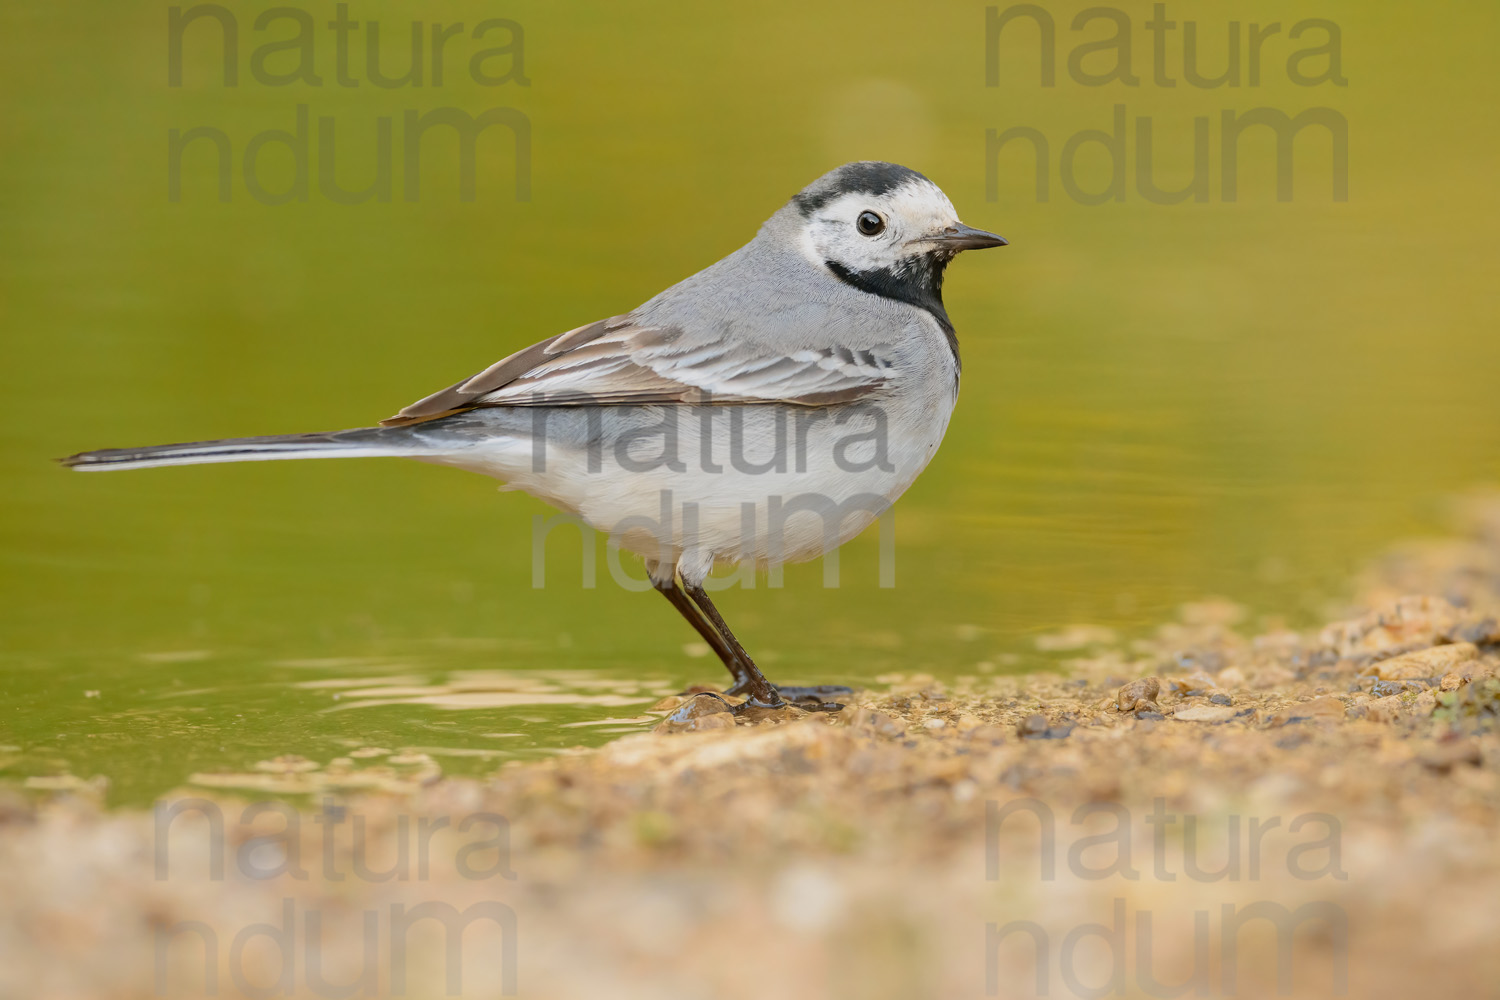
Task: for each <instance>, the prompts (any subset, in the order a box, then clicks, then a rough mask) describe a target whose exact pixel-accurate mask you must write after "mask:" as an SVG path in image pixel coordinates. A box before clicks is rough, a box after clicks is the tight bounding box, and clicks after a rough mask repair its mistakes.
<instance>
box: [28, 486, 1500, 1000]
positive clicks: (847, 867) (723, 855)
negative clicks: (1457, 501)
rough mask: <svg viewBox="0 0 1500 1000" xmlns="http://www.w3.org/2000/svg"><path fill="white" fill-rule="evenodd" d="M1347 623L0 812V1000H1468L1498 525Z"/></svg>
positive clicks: (1482, 895) (1497, 886) (1491, 812)
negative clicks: (645, 727) (970, 999)
mask: <svg viewBox="0 0 1500 1000" xmlns="http://www.w3.org/2000/svg"><path fill="white" fill-rule="evenodd" d="M1356 592H1357V593H1358V595H1359V596H1358V600H1357V601H1356V602H1355V607H1354V609H1353V610H1352V611H1351V613H1350V614H1348V615H1347V616H1345V617H1341V618H1339V619H1338V620H1333V621H1330V622H1329V623H1328V624H1327V625H1326V627H1324V628H1321V629H1319V630H1315V631H1312V632H1308V633H1293V632H1284V631H1277V632H1263V633H1260V634H1255V630H1253V629H1250V628H1247V627H1246V626H1245V624H1244V617H1243V612H1242V610H1241V609H1239V608H1237V607H1235V606H1234V605H1232V604H1230V603H1228V602H1224V601H1208V602H1204V603H1201V604H1196V605H1192V606H1189V607H1186V608H1184V609H1183V612H1182V615H1181V616H1180V619H1179V620H1178V621H1175V622H1171V623H1168V624H1164V625H1163V626H1162V627H1161V628H1160V629H1159V630H1158V632H1157V633H1156V635H1154V636H1153V637H1152V638H1150V639H1147V640H1141V641H1135V642H1125V641H1121V640H1120V639H1119V638H1118V637H1116V636H1114V635H1112V634H1110V633H1108V632H1107V631H1106V630H1101V629H1097V628H1084V627H1080V628H1077V629H1072V630H1068V631H1067V632H1064V633H1061V634H1058V635H1054V636H1048V637H1045V638H1044V639H1043V640H1042V643H1043V645H1045V646H1046V647H1047V648H1049V649H1051V650H1054V651H1060V652H1064V653H1066V654H1067V655H1068V659H1067V668H1068V673H1067V674H1066V675H1051V674H1049V675H1036V676H1027V677H1013V676H995V675H990V676H976V677H973V678H968V679H964V680H963V681H961V682H960V683H956V684H952V685H942V684H938V683H937V682H935V681H933V680H932V679H931V678H927V677H922V676H903V677H888V678H883V679H882V682H881V684H880V685H879V687H878V690H871V691H863V692H857V693H856V694H855V695H854V696H853V697H852V698H850V699H849V705H848V708H847V709H846V710H845V711H844V712H842V713H839V714H836V715H828V714H822V713H804V712H801V711H797V710H787V711H783V712H777V713H762V715H761V717H759V718H754V719H752V718H750V717H749V716H748V715H746V714H741V715H740V716H738V717H736V716H735V715H733V714H730V713H729V712H727V711H725V710H724V709H725V707H726V706H725V704H724V703H723V702H721V701H719V700H718V699H716V698H711V697H705V696H701V695H700V696H697V697H694V696H681V697H673V698H669V699H666V700H665V701H663V702H662V703H661V704H659V705H658V706H656V708H655V711H656V712H657V713H659V714H660V715H661V717H662V719H663V722H662V723H661V725H660V726H659V727H658V731H657V732H654V733H642V734H636V735H631V736H626V737H623V738H621V739H619V740H617V741H615V742H613V743H610V744H608V745H606V746H604V747H602V748H600V749H598V750H592V751H578V752H569V753H564V754H561V755H559V756H557V757H556V758H554V759H550V760H546V761H542V762H536V763H517V764H511V765H507V766H505V767H503V768H501V769H500V770H499V771H498V772H497V773H496V774H494V775H493V777H491V778H489V779H485V780H468V779H455V778H446V777H444V776H443V774H442V771H441V769H440V767H439V765H438V764H437V763H436V762H435V761H433V760H432V759H431V758H429V757H426V756H425V755H423V754H420V753H401V752H393V751H392V749H390V748H381V747H370V748H365V749H362V750H359V751H355V752H354V753H351V754H350V755H349V756H348V757H346V758H340V759H337V760H333V761H305V760H302V759H300V758H280V759H276V760H271V761H266V762H263V764H262V765H261V766H260V767H258V768H257V769H256V770H255V772H254V773H251V774H243V775H226V774H217V775H198V776H195V777H194V783H193V784H192V786H190V787H185V788H183V789H182V790H180V791H179V792H178V793H175V794H174V795H172V796H170V797H168V798H167V799H165V800H164V801H163V804H162V805H160V806H159V807H158V812H157V813H156V814H153V813H150V812H145V811H139V810H109V809H105V808H103V807H102V806H101V805H100V804H99V793H100V789H99V787H98V786H97V785H95V784H91V783H90V782H88V781H85V780H80V779H70V778H61V779H50V780H42V781H35V780H34V781H32V782H30V783H29V784H30V786H31V787H28V788H6V789H0V953H3V954H4V955H5V956H6V959H5V961H4V962H0V995H4V996H28V997H44V996H45V997H64V996H66V997H89V998H92V997H146V996H161V995H165V996H183V997H188V996H203V995H216V996H256V995H266V993H265V992H264V991H263V990H262V988H265V989H267V990H268V989H270V988H272V987H274V988H276V989H278V990H281V991H282V992H278V993H277V995H285V992H291V993H293V994H295V995H306V996H331V995H350V994H352V993H356V992H359V991H363V990H364V988H365V987H368V991H365V992H367V993H368V994H369V995H403V996H421V997H429V996H443V995H452V994H454V993H458V994H461V995H465V996H497V995H508V994H511V993H513V994H514V995H518V996H529V997H558V998H574V997H579V998H582V997H653V998H658V997H685V998H686V997H761V996H768V995H775V996H784V997H791V998H800V997H844V996H849V997H887V996H889V997H898V996H899V997H965V996H975V997H978V996H985V995H987V994H988V995H997V996H1006V997H1011V996H1016V997H1021V996H1035V995H1046V996H1064V997H1066V996H1098V995H1104V994H1105V993H1106V992H1108V993H1109V994H1110V995H1125V996H1161V995H1193V994H1192V987H1194V986H1201V987H1202V994H1201V995H1209V996H1226V995H1239V996H1269V995H1276V994H1278V993H1280V994H1281V995H1290V996H1296V997H1309V998H1311V997H1326V996H1331V995H1338V994H1340V993H1347V995H1349V996H1356V997H1385V996H1392V997H1395V996H1409V995H1413V994H1418V993H1431V994H1436V995H1454V996H1487V995H1493V994H1494V993H1495V991H1496V989H1497V988H1500V987H1497V984H1500V956H1497V954H1496V952H1495V950H1494V948H1493V942H1494V941H1495V940H1496V936H1497V934H1500V906H1497V905H1496V903H1495V901H1496V900H1497V899H1500V844H1497V838H1496V836H1495V833H1496V829H1497V820H1500V773H1497V772H1500V679H1497V675H1500V500H1497V499H1493V498H1491V499H1479V500H1475V501H1472V502H1471V503H1469V504H1468V505H1467V507H1466V511H1465V514H1464V520H1463V524H1462V526H1461V529H1460V531H1459V533H1457V534H1456V535H1455V536H1454V537H1453V538H1451V539H1448V540H1445V541H1442V542H1438V543H1430V544H1424V545H1414V546H1406V547H1402V548H1400V549H1398V550H1396V551H1394V552H1393V553H1392V554H1391V555H1390V556H1388V557H1387V558H1386V559H1384V560H1382V561H1381V562H1380V564H1379V565H1377V566H1376V567H1375V568H1373V569H1372V570H1371V572H1370V573H1369V574H1368V575H1367V577H1366V578H1365V579H1363V580H1362V581H1360V583H1359V585H1358V587H1357V589H1356ZM257 803H259V804H258V805H257ZM444 918H446V919H448V920H449V922H450V924H451V926H450V927H448V929H447V930H446V931H445V926H444V925H443V924H442V923H440V921H441V920H443V919H444ZM465 921H468V924H467V930H464V929H463V928H464V926H465ZM445 934H451V936H445ZM288 959H290V961H287V960H288ZM1178 984H1181V986H1182V989H1181V991H1180V993H1174V992H1173V991H1174V990H1175V989H1177V987H1178ZM341 985H342V986H344V987H346V989H345V990H344V992H342V993H340V991H339V987H340V986H341ZM360 995H365V994H364V993H360Z"/></svg>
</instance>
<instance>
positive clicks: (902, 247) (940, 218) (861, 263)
mask: <svg viewBox="0 0 1500 1000" xmlns="http://www.w3.org/2000/svg"><path fill="white" fill-rule="evenodd" d="M863 212H874V213H875V214H877V215H879V216H880V217H881V219H883V220H884V221H885V228H884V229H883V230H882V231H881V232H880V233H879V234H877V235H875V236H865V235H864V234H862V233H861V232H860V231H859V229H858V228H857V226H856V220H858V218H859V216H860V215H861V213H863ZM957 223H958V212H957V210H956V209H954V207H953V203H952V202H951V201H949V200H948V196H947V195H945V194H943V192H942V189H941V188H939V187H938V186H937V185H936V184H933V183H932V182H931V181H928V180H924V179H921V178H913V179H911V180H909V181H907V182H906V183H904V184H902V185H900V186H899V187H897V188H895V189H893V190H891V191H887V192H885V193H884V194H869V193H867V192H863V191H851V192H849V193H848V194H842V195H839V196H838V197H837V198H834V199H833V200H831V201H829V202H828V203H827V204H825V205H823V206H822V207H820V208H818V209H817V210H815V211H814V212H813V213H812V215H811V216H809V217H808V218H807V219H805V220H804V221H803V226H802V234H801V239H800V240H799V241H798V243H799V249H801V251H802V253H803V255H804V256H806V257H807V258H808V260H810V261H812V262H813V263H814V264H817V265H818V266H820V267H822V266H825V262H826V261H830V260H832V261H835V262H837V263H839V264H841V265H843V266H844V267H846V268H849V269H850V270H855V271H873V270H880V269H893V270H898V271H899V270H903V269H904V266H905V265H904V261H905V260H906V258H908V257H910V256H911V255H912V252H913V251H912V250H910V249H909V248H907V247H906V243H907V242H908V241H910V240H914V239H917V238H919V237H921V236H924V235H927V234H929V233H935V232H940V231H942V230H943V229H944V228H946V227H948V226H952V225H956V224H957Z"/></svg>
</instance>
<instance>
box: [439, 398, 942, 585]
mask: <svg viewBox="0 0 1500 1000" xmlns="http://www.w3.org/2000/svg"><path fill="white" fill-rule="evenodd" d="M952 410H953V397H952V395H951V393H949V392H941V393H938V394H936V395H935V396H934V397H929V398H925V399H910V400H901V399H896V400H892V399H885V400H883V401H881V402H880V403H878V404H877V403H863V404H861V403H854V404H844V405H841V406H837V407H826V408H821V409H813V408H807V407H795V406H782V405H778V404H765V405H754V406H712V407H686V406H662V407H655V406H651V407H629V408H603V409H596V410H592V411H572V412H568V411H562V410H551V411H547V413H546V414H545V416H539V415H532V417H531V419H530V423H529V426H528V427H527V428H526V433H520V432H519V431H518V428H517V427H516V418H515V417H514V416H512V417H511V418H510V419H509V420H508V421H507V423H508V424H509V426H507V427H505V428H504V430H503V432H502V433H497V434H496V435H495V436H492V437H488V438H485V439H479V440H473V441H472V442H471V443H469V444H467V445H466V446H465V447H463V448H462V449H455V450H454V451H453V452H451V453H449V454H447V455H445V456H442V457H440V458H434V459H430V460H432V461H440V462H442V463H443V464H451V465H456V466H459V467H461V468H465V469H469V470H472V471H475V472H481V473H484V474H486V475H491V476H494V477H496V478H498V479H502V480H504V481H505V482H506V483H508V484H510V485H511V486H512V487H514V488H516V489H520V490H524V491H526V492H527V493H530V494H532V495H533V496H536V497H539V498H540V499H542V500H545V501H546V502H548V503H550V504H553V505H554V506H556V507H559V508H561V509H562V510H565V511H568V512H571V513H575V514H577V515H579V516H580V517H581V518H582V519H583V520H584V521H585V522H587V523H588V524H589V525H591V526H592V527H594V528H595V529H597V530H599V531H601V532H604V533H605V534H606V535H608V536H609V538H610V541H611V542H612V543H613V544H616V545H618V546H620V547H621V548H624V549H627V550H629V551H632V552H635V553H637V554H639V555H641V556H642V557H643V558H645V559H646V560H647V562H648V563H656V564H660V565H663V566H665V567H668V568H671V567H676V568H678V569H679V570H680V571H681V572H682V573H683V574H684V578H685V579H687V578H697V579H701V578H702V577H703V576H706V575H707V574H708V572H709V571H710V570H711V569H712V567H713V565H714V564H715V563H751V564H753V565H755V566H756V567H757V568H765V567H769V566H775V565H779V564H781V563H784V562H801V561H805V560H809V559H814V558H817V557H818V556H820V555H822V554H823V553H825V552H827V551H829V550H830V549H833V548H836V547H838V546H839V545H842V544H843V543H844V542H846V541H848V540H849V539H850V538H853V537H854V536H855V535H857V534H859V533H860V532H861V531H863V530H864V529H865V528H866V527H867V526H869V524H870V523H871V522H872V521H874V520H875V519H876V518H877V517H878V516H879V515H880V514H882V513H883V512H884V511H885V510H886V509H887V508H889V506H890V505H891V504H892V503H893V502H894V501H895V499H896V498H897V497H898V496H900V495H901V494H902V493H903V492H905V490H906V488H907V487H908V486H910V485H911V484H912V481H913V480H915V479H916V477H917V475H918V474H919V473H920V472H921V471H922V469H923V468H925V467H926V465H927V463H928V461H929V460H930V459H931V458H932V455H933V454H934V452H936V450H937V447H938V444H939V443H940V442H941V441H942V437H943V433H944V432H945V431H946V429H947V426H948V418H949V416H950V415H951V413H952ZM515 412H516V411H511V413H512V414H515ZM496 430H497V431H502V428H501V427H496Z"/></svg>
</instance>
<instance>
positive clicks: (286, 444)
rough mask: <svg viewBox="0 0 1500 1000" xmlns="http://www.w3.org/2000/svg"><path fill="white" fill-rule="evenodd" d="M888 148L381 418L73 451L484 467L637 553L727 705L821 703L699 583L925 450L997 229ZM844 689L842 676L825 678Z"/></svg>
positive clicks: (842, 517)
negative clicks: (609, 306) (962, 320)
mask: <svg viewBox="0 0 1500 1000" xmlns="http://www.w3.org/2000/svg"><path fill="white" fill-rule="evenodd" d="M1006 245H1007V241H1006V240H1005V239H1003V238H1002V237H1000V236H997V235H995V234H993V233H990V232H986V231H984V230H981V229H976V228H973V227H971V226H968V225H966V224H964V223H962V222H960V221H959V219H958V215H957V212H956V210H955V209H954V207H953V203H952V202H951V201H950V200H949V199H948V196H947V195H945V194H944V193H943V191H942V189H941V188H939V187H938V186H937V185H936V184H934V183H933V182H932V181H930V180H928V179H927V178H926V177H925V176H923V175H922V174H920V173H918V172H917V171H915V170H912V169H910V168H908V167H903V166H900V165H897V164H894V163H885V162H878V161H860V162H854V163H846V164H844V165H842V166H839V167H837V168H835V169H833V170H830V171H829V172H828V173H826V174H824V175H823V176H821V177H819V178H818V179H817V180H815V181H813V182H812V183H811V184H809V185H808V186H807V187H805V188H803V189H802V190H801V191H799V192H798V193H797V194H795V195H793V196H792V197H791V199H790V200H788V201H787V202H786V203H785V204H784V205H783V206H782V207H781V208H779V209H778V210H777V211H776V212H775V213H774V214H772V215H771V217H770V218H769V219H767V220H766V222H765V223H764V224H763V225H762V226H761V227H760V230H759V231H758V232H757V233H756V235H755V237H754V238H753V239H751V240H750V242H748V243H746V244H745V245H744V246H742V247H740V248H739V249H738V250H735V251H734V252H733V253H730V254H729V255H728V256H726V257H724V258H723V259H721V260H719V261H718V262H716V263H714V264H712V265H710V266H708V267H707V268H705V269H703V270H701V271H699V272H697V273H696V274H693V275H692V276H690V277H688V278H686V279H685V280H683V281H681V282H679V283H677V284H675V285H673V286H671V287H670V288H668V289H666V290H665V291H663V292H661V293H660V294H658V295H656V296H654V297H653V298H651V299H649V300H647V301H646V302H645V303H643V304H641V305H640V306H638V307H636V308H635V309H632V310H631V311H629V312H626V313H621V314H619V315H616V316H612V317H609V318H607V319H602V320H597V321H595V322H590V323H587V324H585V325H583V326H580V327H577V328H576V329H572V330H568V331H567V332H564V333H560V334H557V335H555V336H552V337H549V338H547V339H545V340H541V341H539V342H537V343H535V344H532V345H531V346H529V347H526V348H524V349H522V350H520V351H517V352H515V353H514V354H511V355H509V356H508V357H505V358H503V359H501V360H500V361H498V362H496V363H495V364H493V365H491V366H490V367H488V368H486V369H484V370H483V371H481V372H479V373H477V374H475V375H472V376H470V377H468V378H465V379H463V380H461V381H459V382H457V383H455V384H453V385H451V386H449V387H448V388H445V389H442V390H441V391H439V392H435V393H433V394H431V395H429V396H426V397H424V398H422V399H420V400H418V401H417V402H415V403H412V404H411V405H409V406H407V407H405V408H404V409H402V410H400V411H399V412H398V413H396V414H395V415H394V416H392V417H389V418H387V419H385V420H382V421H380V423H379V425H377V426H372V427H360V428H355V429H352V430H343V431H333V432H327V433H310V434H286V435H273V436H262V437H247V438H227V439H220V440H214V441H197V442H190V443H184V444H166V445H157V446H153V447H140V448H110V449H103V450H97V451H86V452H81V453H79V454H76V455H72V456H70V457H68V458H65V459H62V460H61V461H62V463H63V464H64V465H66V466H68V467H71V468H73V469H77V470H81V471H96V470H101V471H102V470H115V469H138V468H148V467H154V466H173V465H192V464H204V463H214V462H245V461H261V460H278V459H313V458H367V457H400V458H409V459H415V460H418V461H423V462H429V463H435V464H440V465H447V466H455V467H458V468H461V469H466V470H469V471H472V472H477V473H481V474H483V475H487V476H491V477H493V478H495V479H498V480H500V481H501V483H502V484H503V485H502V489H516V490H521V491H524V492H526V493H528V494H531V495H532V496H534V497H537V498H538V499H540V500H542V501H544V502H545V503H548V504H550V505H552V506H554V507H556V508H558V509H560V510H562V511H564V512H565V513H567V514H569V515H573V516H575V517H577V518H579V519H581V520H583V521H584V522H585V523H587V524H588V525H590V526H591V527H593V528H595V529H596V530H598V531H601V532H604V533H606V534H607V535H608V536H609V540H610V543H611V544H614V545H617V546H619V547H620V548H623V549H625V550H627V551H630V552H633V553H635V554H637V555H639V556H640V557H641V558H642V560H643V561H644V563H645V568H646V570H647V573H648V575H649V579H650V582H651V586H652V587H653V588H654V589H656V590H657V591H659V592H660V593H661V594H663V595H664V596H665V597H666V598H667V600H668V601H669V602H670V603H671V604H672V606H673V607H674V608H676V610H677V611H678V613H679V614H681V615H682V617H683V618H684V619H686V620H687V622H688V623H689V624H690V625H691V626H692V627H693V628H694V629H695V630H696V631H697V632H698V634H699V635H700V636H701V637H702V639H703V640H704V642H706V643H707V644H708V646H709V647H710V648H711V649H712V650H713V651H714V652H715V653H716V654H717V655H718V657H719V659H720V660H722V661H723V664H724V666H725V667H726V668H727V669H728V671H729V673H730V675H731V678H732V684H731V685H730V686H729V687H728V688H727V689H726V692H725V693H726V694H732V695H735V696H741V695H743V696H744V700H743V701H742V702H740V703H739V706H740V707H745V706H753V707H756V708H771V709H779V708H782V707H784V706H786V705H787V704H788V701H787V699H788V698H791V699H794V700H795V701H796V702H797V703H798V704H802V705H806V706H809V707H812V708H820V709H824V710H837V709H838V708H839V707H840V705H839V704H838V703H837V702H824V701H822V698H823V696H824V693H825V692H826V691H828V690H833V689H830V688H816V689H798V688H792V687H778V686H776V685H774V684H772V683H771V682H770V681H769V680H767V678H766V676H765V674H764V673H763V672H762V671H761V670H760V668H759V667H758V666H757V665H756V663H755V661H754V659H752V658H751V656H750V655H749V653H748V652H746V650H745V648H744V646H743V644H742V643H741V642H740V641H739V639H738V638H737V637H736V636H735V634H734V632H733V631H732V630H731V629H730V627H729V625H728V623H727V622H726V621H725V620H724V617H723V615H722V614H721V613H720V611H719V609H718V607H717V606H716V605H715V603H714V601H713V600H712V598H711V597H710V596H709V593H708V590H707V582H708V579H709V575H710V573H711V572H712V571H713V570H714V569H715V568H716V567H721V566H730V565H733V566H737V567H740V568H741V569H744V568H746V567H748V568H749V569H750V570H751V571H752V572H759V571H762V570H767V569H770V568H773V567H777V566H780V565H781V564H783V563H790V562H800V561H806V560H810V559H815V558H817V557H819V556H820V555H823V554H824V553H826V552H829V551H831V550H833V549H836V548H837V547H838V546H840V545H842V544H843V543H844V542H846V541H848V540H849V539H850V538H852V537H854V536H855V535H857V534H858V533H859V532H860V531H862V530H863V529H864V528H865V527H867V526H868V525H869V524H871V523H872V522H873V521H874V520H875V519H876V518H877V517H879V516H881V515H882V514H884V513H885V511H886V510H887V509H888V508H889V507H890V506H891V505H892V504H893V503H894V502H895V500H896V498H897V497H899V496H900V495H901V494H902V493H903V492H905V490H906V489H907V488H908V487H909V486H911V484H912V482H913V481H914V480H915V479H916V478H917V476H918V475H919V474H920V473H921V472H922V470H923V469H924V468H926V466H927V464H928V463H929V461H930V460H931V459H932V457H933V455H934V453H936V451H937V449H938V446H939V444H940V443H941V442H942V439H943V436H944V434H945V432H946V431H947V428H948V424H949V421H950V418H951V416H952V414H953V411H954V407H955V405H956V403H957V399H958V384H959V372H960V360H959V349H958V338H957V335H956V333H955V330H954V326H953V323H952V321H951V320H950V319H949V317H948V313H947V310H946V309H945V308H944V305H943V296H942V291H943V276H944V272H945V271H946V269H947V267H948V265H949V264H950V263H951V262H952V261H953V259H954V258H955V257H956V256H957V255H958V254H959V253H960V252H962V251H965V250H975V249H982V248H987V247H1000V246H1006ZM837 690H843V691H847V690H848V689H847V688H843V689H837Z"/></svg>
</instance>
